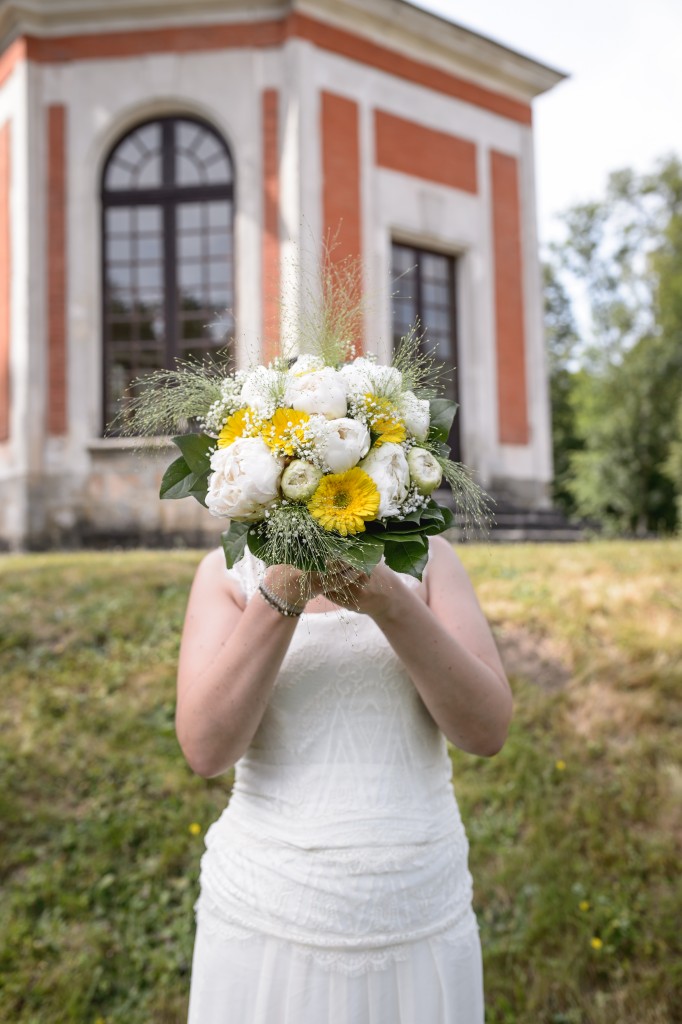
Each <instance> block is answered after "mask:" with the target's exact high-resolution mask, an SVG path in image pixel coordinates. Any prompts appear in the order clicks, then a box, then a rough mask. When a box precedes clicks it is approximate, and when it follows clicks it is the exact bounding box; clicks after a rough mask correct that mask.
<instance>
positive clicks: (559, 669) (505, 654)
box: [494, 623, 572, 692]
mask: <svg viewBox="0 0 682 1024" xmlns="http://www.w3.org/2000/svg"><path fill="white" fill-rule="evenodd" d="M494 634H495V642H496V644H497V649H498V651H499V652H500V657H501V659H502V664H503V665H504V668H505V671H506V673H507V675H508V676H521V677H522V678H523V679H527V680H528V681H529V682H532V683H535V684H536V685H537V686H540V687H541V688H542V689H543V690H547V691H549V692H554V691H556V690H561V689H563V688H564V687H565V686H566V685H567V683H568V682H569V680H570V678H571V674H572V672H571V666H570V661H569V657H570V656H569V652H568V650H564V649H563V648H562V646H561V644H560V643H558V642H557V641H556V640H555V639H554V638H552V637H548V636H541V635H539V634H537V633H533V632H532V631H531V630H529V629H525V628H524V627H523V626H516V625H511V624H509V623H507V624H505V626H504V628H496V629H495V630H494Z"/></svg>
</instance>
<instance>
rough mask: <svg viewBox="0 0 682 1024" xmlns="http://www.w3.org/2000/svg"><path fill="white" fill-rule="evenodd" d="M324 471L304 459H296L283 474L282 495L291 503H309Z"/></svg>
mask: <svg viewBox="0 0 682 1024" xmlns="http://www.w3.org/2000/svg"><path fill="white" fill-rule="evenodd" d="M321 479H322V471H321V470H320V469H318V468H317V466H313V464H312V463H311V462H305V461H304V459H294V461H293V462H290V463H289V465H288V466H287V468H286V469H285V470H284V472H283V473H282V494H283V495H284V497H285V498H290V499H291V501H307V500H308V498H312V496H313V494H314V493H315V491H316V490H317V485H318V484H319V482H320V480H321Z"/></svg>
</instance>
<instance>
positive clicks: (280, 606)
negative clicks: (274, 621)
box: [258, 583, 301, 619]
mask: <svg viewBox="0 0 682 1024" xmlns="http://www.w3.org/2000/svg"><path fill="white" fill-rule="evenodd" d="M258 590H259V591H260V593H261V594H262V595H263V597H264V598H265V600H266V601H267V602H268V604H269V605H271V606H272V607H273V608H275V609H276V610H277V611H278V612H279V613H280V615H286V616H287V617H289V618H294V619H297V618H298V617H299V615H300V614H301V613H300V612H299V611H296V609H295V608H292V607H291V605H288V604H285V602H284V601H282V600H281V599H280V598H279V597H277V596H276V595H275V594H273V593H271V592H270V591H269V590H268V589H267V587H265V586H263V584H262V583H261V584H260V585H259V587H258Z"/></svg>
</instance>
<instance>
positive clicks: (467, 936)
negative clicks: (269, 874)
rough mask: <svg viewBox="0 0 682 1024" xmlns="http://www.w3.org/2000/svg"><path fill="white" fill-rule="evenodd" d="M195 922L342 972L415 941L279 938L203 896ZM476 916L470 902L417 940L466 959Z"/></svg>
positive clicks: (398, 954) (378, 963) (381, 964)
mask: <svg viewBox="0 0 682 1024" xmlns="http://www.w3.org/2000/svg"><path fill="white" fill-rule="evenodd" d="M194 913H195V917H196V921H197V924H198V923H199V920H201V927H202V929H203V930H204V931H205V932H206V933H207V934H208V935H213V936H217V937H218V938H219V939H222V940H224V941H228V942H229V941H234V940H235V939H236V940H237V941H239V942H249V941H252V940H261V941H262V940H263V938H268V939H269V940H270V941H271V942H275V943H277V944H279V945H281V946H282V947H283V948H284V949H286V951H287V952H288V953H290V954H292V955H294V956H297V957H299V958H301V959H308V960H313V961H314V962H315V963H316V964H317V965H318V966H319V967H322V968H323V969H324V970H327V971H335V972H338V973H340V974H345V975H359V974H365V973H366V972H368V971H380V970H385V969H386V968H387V967H389V966H390V965H391V964H393V963H396V961H401V960H409V958H410V955H411V950H412V947H413V946H414V945H415V941H411V942H410V941H408V942H400V943H395V944H393V945H390V946H382V947H381V948H379V949H358V950H349V949H335V948H333V947H332V948H329V947H320V946H311V945H305V944H303V943H300V942H294V941H291V940H288V939H287V940H285V939H281V938H279V937H277V936H272V935H265V933H264V932H259V931H254V930H252V929H249V928H245V927H243V926H242V925H239V924H235V923H234V922H231V921H226V920H225V918H223V917H221V916H219V915H218V914H216V913H215V912H213V911H212V906H211V904H210V902H208V901H207V900H206V898H205V897H204V898H203V899H202V900H201V901H200V900H197V901H196V903H195V904H194ZM478 931H479V928H478V920H477V918H476V914H475V912H474V910H473V907H472V906H469V907H468V908H467V910H466V912H465V913H464V915H463V916H462V917H461V918H459V919H458V920H457V921H456V922H455V923H454V924H452V925H450V926H449V927H448V928H446V929H445V930H444V931H442V932H437V933H436V934H435V935H430V936H428V937H427V938H425V939H418V940H416V941H417V942H430V943H438V944H440V943H444V944H446V945H447V946H448V947H449V949H448V956H449V958H450V959H455V960H466V959H467V958H468V957H470V956H471V953H472V949H473V948H474V947H475V946H476V944H477V943H478V942H479V936H478Z"/></svg>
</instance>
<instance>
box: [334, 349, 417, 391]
mask: <svg viewBox="0 0 682 1024" xmlns="http://www.w3.org/2000/svg"><path fill="white" fill-rule="evenodd" d="M339 372H340V373H341V374H342V375H343V377H344V378H345V381H346V386H347V388H348V395H349V397H352V398H355V399H357V398H360V397H362V396H363V395H367V394H370V395H378V396H379V397H380V398H388V399H389V400H390V401H395V400H396V398H397V397H398V395H399V394H400V391H401V389H402V383H403V378H402V374H401V372H400V370H397V369H396V368H395V366H380V365H378V364H377V363H374V362H372V360H371V359H366V358H365V357H364V356H358V358H357V359H354V360H353V362H352V363H346V365H345V366H342V367H341V370H340V371H339Z"/></svg>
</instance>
